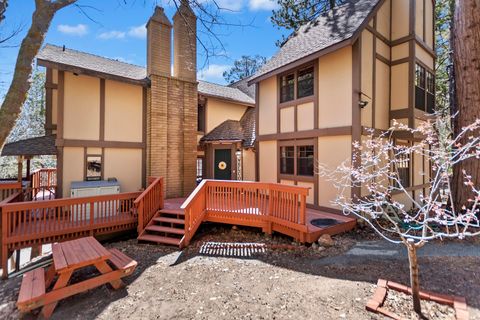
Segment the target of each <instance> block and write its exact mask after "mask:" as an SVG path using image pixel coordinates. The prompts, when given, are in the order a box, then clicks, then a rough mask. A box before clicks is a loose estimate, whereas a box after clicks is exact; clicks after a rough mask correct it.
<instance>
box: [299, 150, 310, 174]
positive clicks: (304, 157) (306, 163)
mask: <svg viewBox="0 0 480 320" xmlns="http://www.w3.org/2000/svg"><path fill="white" fill-rule="evenodd" d="M313 155H314V151H313V146H298V147H297V175H299V176H313V166H314V163H313V162H314V158H313Z"/></svg>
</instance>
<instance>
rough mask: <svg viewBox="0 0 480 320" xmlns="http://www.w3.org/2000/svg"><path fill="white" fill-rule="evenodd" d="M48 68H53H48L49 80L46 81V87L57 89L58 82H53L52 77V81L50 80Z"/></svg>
mask: <svg viewBox="0 0 480 320" xmlns="http://www.w3.org/2000/svg"><path fill="white" fill-rule="evenodd" d="M48 70H51V69H50V68H48V69H47V81H46V82H45V89H52V90H56V89H58V84H56V83H53V82H51V81H52V80H51V79H50V82H48Z"/></svg>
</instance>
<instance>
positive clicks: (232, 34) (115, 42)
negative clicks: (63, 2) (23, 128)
mask: <svg viewBox="0 0 480 320" xmlns="http://www.w3.org/2000/svg"><path fill="white" fill-rule="evenodd" d="M201 1H202V2H204V3H205V5H206V6H212V5H213V0H201ZM209 1H210V2H209ZM126 2H127V4H124V3H123V0H101V1H100V0H78V2H77V3H78V5H80V6H81V9H80V8H78V7H75V6H69V7H66V8H64V9H62V10H60V11H59V12H57V14H56V15H55V17H54V19H53V21H52V24H51V25H50V29H49V31H48V33H47V36H46V39H45V42H44V44H45V43H50V44H55V45H59V46H62V45H65V46H66V47H67V48H71V49H76V50H80V51H85V52H89V53H93V54H97V55H101V56H105V57H108V58H113V59H118V60H121V61H124V62H128V63H132V64H136V65H141V66H145V64H146V39H145V36H146V29H145V23H146V22H147V21H148V18H149V17H150V16H151V15H152V13H153V10H154V7H155V5H161V6H163V7H164V8H165V11H166V14H167V16H168V17H169V19H170V20H172V17H173V14H174V12H175V7H174V6H173V3H172V2H171V0H156V1H155V0H127V1H126ZM215 2H216V3H217V4H218V5H219V6H220V7H222V8H224V9H226V10H221V11H220V14H221V17H222V20H223V21H224V22H226V23H227V24H231V25H232V26H226V25H222V26H217V27H216V29H215V30H214V31H215V34H216V35H217V36H218V37H219V38H220V40H221V43H222V44H223V46H224V48H222V47H221V46H220V45H219V43H218V42H215V41H214V40H213V39H214V38H213V37H212V36H211V35H208V34H205V33H204V32H200V33H199V36H200V38H201V40H202V42H203V43H206V44H208V43H211V41H213V42H214V44H213V46H215V47H216V52H217V53H219V54H218V55H217V56H214V57H211V58H209V59H208V61H206V59H205V51H204V50H202V48H201V45H199V46H198V59H197V60H198V70H199V71H198V78H199V79H201V80H207V81H211V82H215V83H221V84H224V83H225V80H224V79H223V76H222V73H223V72H224V71H225V70H228V69H229V68H230V67H231V66H232V65H233V62H234V61H235V60H236V59H238V58H240V57H241V56H242V55H256V54H259V55H262V56H265V57H267V58H269V57H271V56H272V55H273V54H274V53H275V52H276V51H277V47H276V46H275V42H276V41H277V40H278V39H280V38H281V36H282V34H285V33H286V32H285V30H279V29H278V28H277V27H275V26H274V25H273V24H272V23H271V22H270V16H271V13H272V9H274V8H275V7H276V4H275V3H276V1H275V0H215ZM33 10H34V0H9V6H8V8H7V11H6V19H5V20H4V22H3V23H2V25H1V26H0V35H5V34H9V32H11V30H15V29H17V28H18V27H21V28H22V29H21V30H22V31H21V32H20V33H19V34H18V35H17V36H16V37H15V38H13V39H12V40H10V41H9V42H8V43H4V44H2V45H0V100H1V99H2V97H3V96H4V94H5V92H6V90H7V89H8V86H9V84H10V82H11V78H12V75H13V70H14V67H15V61H16V58H17V54H18V49H19V44H20V43H21V41H22V39H23V37H24V36H25V34H26V32H27V31H28V28H29V27H30V23H31V16H32V13H33ZM82 10H83V11H84V13H82ZM92 20H93V21H92ZM199 29H200V30H201V27H199ZM0 38H1V36H0ZM208 46H209V48H212V46H211V45H208Z"/></svg>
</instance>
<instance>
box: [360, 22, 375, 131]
mask: <svg viewBox="0 0 480 320" xmlns="http://www.w3.org/2000/svg"><path fill="white" fill-rule="evenodd" d="M361 49H362V53H361V59H362V66H361V70H362V71H361V89H362V92H363V93H364V95H362V97H361V99H362V100H363V101H366V102H368V104H367V105H366V106H365V107H364V108H362V109H361V111H360V112H361V118H362V121H361V122H362V126H366V127H371V126H372V108H373V104H372V99H371V98H372V97H373V85H372V84H373V34H372V33H371V32H370V31H368V30H364V31H363V32H362V48H361Z"/></svg>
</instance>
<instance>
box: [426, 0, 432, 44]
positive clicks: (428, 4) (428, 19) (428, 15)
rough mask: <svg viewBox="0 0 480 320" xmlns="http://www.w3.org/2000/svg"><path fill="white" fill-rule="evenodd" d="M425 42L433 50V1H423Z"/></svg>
mask: <svg viewBox="0 0 480 320" xmlns="http://www.w3.org/2000/svg"><path fill="white" fill-rule="evenodd" d="M425 42H426V43H427V45H428V46H429V47H430V48H433V0H425Z"/></svg>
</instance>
